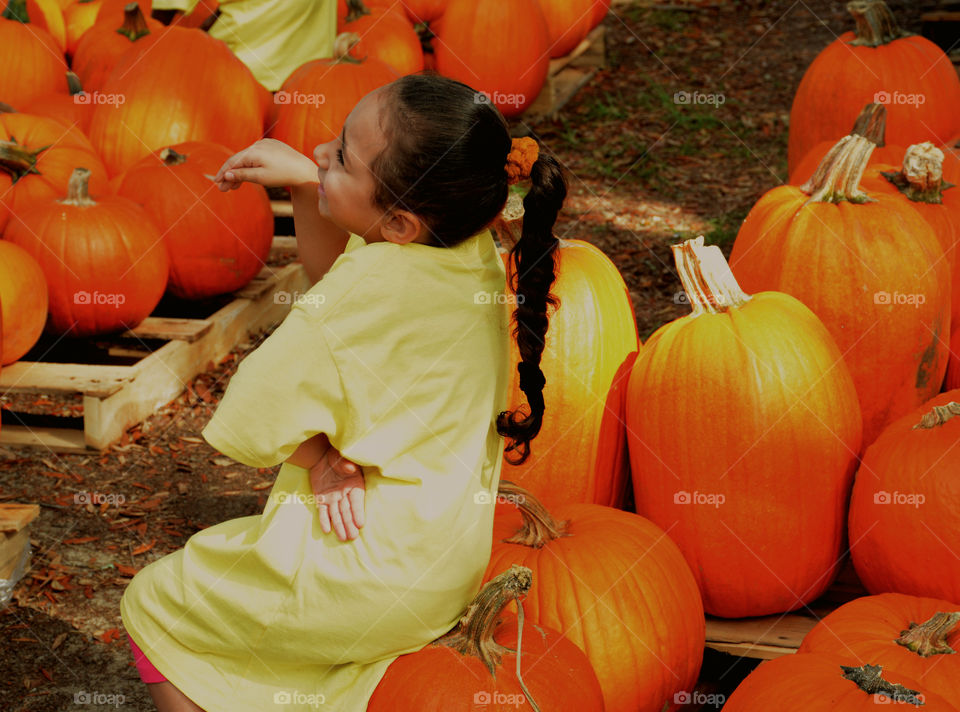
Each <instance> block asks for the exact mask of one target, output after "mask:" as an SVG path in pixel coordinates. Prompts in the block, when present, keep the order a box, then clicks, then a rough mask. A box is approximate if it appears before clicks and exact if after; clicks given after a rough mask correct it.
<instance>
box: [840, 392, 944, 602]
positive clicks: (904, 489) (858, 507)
mask: <svg viewBox="0 0 960 712" xmlns="http://www.w3.org/2000/svg"><path fill="white" fill-rule="evenodd" d="M957 401H960V390H954V391H948V392H947V393H942V394H940V395H938V396H937V397H936V398H934V399H933V400H931V401H930V402H928V403H925V404H924V405H922V406H921V407H920V408H917V409H916V410H915V411H913V412H912V413H909V414H908V415H905V416H904V417H902V418H900V419H899V420H897V421H896V422H894V423H892V424H891V425H890V426H889V427H888V428H887V429H886V430H885V431H884V432H883V435H881V436H880V437H879V438H878V439H877V441H876V442H875V443H874V444H873V445H872V446H871V447H870V448H869V449H867V452H866V454H865V455H864V457H863V462H862V463H861V465H860V470H859V472H858V473H857V479H856V483H855V484H854V487H853V496H852V497H851V499H850V542H851V557H852V559H853V565H854V567H855V568H856V570H857V575H858V576H859V577H860V580H861V581H863V585H864V586H866V588H867V590H868V591H870V592H871V593H884V592H888V591H896V592H899V593H908V594H912V595H914V596H929V597H931V598H943V599H946V600H948V601H954V602H956V603H958V604H960V566H958V564H957V542H960V480H958V478H957V473H958V472H960V449H958V448H957V440H958V438H960V418H958V417H956V416H957V415H958V414H960V405H958V404H957Z"/></svg>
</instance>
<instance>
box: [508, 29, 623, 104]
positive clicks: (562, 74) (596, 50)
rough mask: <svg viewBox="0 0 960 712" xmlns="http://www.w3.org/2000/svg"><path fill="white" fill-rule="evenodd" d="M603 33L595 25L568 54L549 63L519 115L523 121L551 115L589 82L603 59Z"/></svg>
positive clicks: (604, 57) (603, 61) (601, 65)
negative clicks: (540, 85) (540, 84)
mask: <svg viewBox="0 0 960 712" xmlns="http://www.w3.org/2000/svg"><path fill="white" fill-rule="evenodd" d="M605 33H606V30H605V29H604V27H603V25H597V27H595V28H593V30H592V31H591V32H590V34H589V35H587V36H586V38H585V39H584V40H583V41H582V42H581V43H580V44H579V45H577V46H576V47H575V48H574V50H573V51H572V52H570V54H568V55H566V56H565V57H559V58H557V59H551V60H550V71H549V72H548V73H547V80H546V82H544V85H543V89H541V90H540V93H539V94H538V95H537V98H536V99H534V101H533V103H532V104H530V106H529V107H527V110H526V111H524V112H523V117H524V118H530V119H533V118H549V117H551V116H553V115H554V114H556V113H557V112H558V111H559V110H560V109H561V108H563V106H564V104H566V103H567V102H568V101H570V99H572V98H573V96H574V94H576V93H577V92H578V91H580V89H581V88H582V87H583V86H584V85H585V84H586V83H587V82H589V81H590V80H591V79H593V75H594V74H596V73H597V70H598V69H600V68H601V67H603V66H604V63H605V60H606V49H605V47H606V46H605V36H606V35H605Z"/></svg>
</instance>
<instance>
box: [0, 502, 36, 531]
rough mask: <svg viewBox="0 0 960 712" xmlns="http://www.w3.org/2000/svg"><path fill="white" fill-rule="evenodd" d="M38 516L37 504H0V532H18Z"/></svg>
mask: <svg viewBox="0 0 960 712" xmlns="http://www.w3.org/2000/svg"><path fill="white" fill-rule="evenodd" d="M39 515H40V505H39V504H18V503H15V502H7V503H5V504H0V532H18V531H20V530H21V529H23V528H24V527H25V526H27V525H28V524H29V523H30V522H32V521H33V520H34V519H36V518H37V517H38V516H39Z"/></svg>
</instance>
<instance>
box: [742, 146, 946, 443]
mask: <svg viewBox="0 0 960 712" xmlns="http://www.w3.org/2000/svg"><path fill="white" fill-rule="evenodd" d="M873 148H874V144H873V143H872V142H871V141H870V140H869V139H866V138H864V137H862V136H856V135H851V136H847V137H845V138H844V139H842V140H841V141H840V142H838V143H837V145H836V146H835V147H834V149H833V150H832V151H831V153H830V154H828V155H827V157H826V158H824V160H823V162H822V163H821V165H820V167H819V168H818V169H817V173H816V174H815V175H814V176H813V178H811V180H810V181H808V182H807V183H806V184H805V185H803V186H800V187H797V186H792V185H785V186H780V187H779V188H774V189H773V190H771V191H769V192H767V193H766V194H765V195H764V196H763V197H762V198H760V200H759V201H757V203H756V205H754V206H753V208H752V209H751V210H750V213H749V214H748V215H747V218H746V220H744V222H743V225H742V226H741V227H740V231H739V233H738V234H737V239H736V242H735V243H734V245H733V251H732V252H731V254H730V265H731V267H732V268H733V272H734V274H736V276H737V279H738V280H739V281H740V283H741V284H742V285H743V287H744V289H746V290H747V291H760V290H764V289H775V290H778V291H781V292H786V293H787V294H791V295H793V296H795V297H796V298H797V299H799V300H800V301H802V302H803V303H804V304H806V305H807V306H808V307H810V308H811V309H812V310H813V312H814V313H815V314H816V315H817V316H818V317H820V319H821V320H822V321H823V323H824V324H825V325H826V327H827V329H828V330H829V331H830V334H831V335H832V336H833V338H834V340H836V342H837V345H838V346H839V347H840V351H841V353H843V357H844V360H845V361H846V363H847V365H848V366H849V367H850V372H851V373H852V374H853V381H854V383H855V384H856V386H857V394H858V396H859V399H860V408H861V410H862V412H863V443H864V445H865V446H866V445H869V444H870V443H871V442H873V440H874V439H876V437H877V435H879V434H880V431H881V430H882V429H883V427H884V426H885V425H886V424H887V423H889V422H891V421H892V420H894V419H896V418H897V417H899V416H901V415H903V414H904V413H906V412H909V411H910V410H912V409H913V408H916V407H917V406H918V405H920V404H921V403H923V402H924V401H926V400H927V399H928V398H930V397H931V396H932V395H933V394H934V393H937V392H938V391H939V390H940V384H941V383H942V382H943V374H944V371H945V370H946V366H947V348H946V339H947V335H948V334H949V329H950V265H949V264H948V263H947V260H946V259H944V253H943V248H942V247H941V246H940V243H939V241H938V240H937V237H936V235H935V234H934V232H933V229H932V228H931V227H930V225H929V224H928V223H927V221H926V220H924V218H923V216H922V215H920V213H919V212H917V211H916V210H915V209H914V208H913V207H911V206H910V205H907V204H906V203H905V202H904V201H903V200H902V199H900V198H898V197H895V196H892V195H883V194H879V193H873V194H869V195H868V194H865V193H864V192H863V191H861V190H860V187H859V182H860V177H861V176H862V175H863V172H864V169H865V168H866V164H867V161H868V159H869V157H870V153H871V152H872V150H873Z"/></svg>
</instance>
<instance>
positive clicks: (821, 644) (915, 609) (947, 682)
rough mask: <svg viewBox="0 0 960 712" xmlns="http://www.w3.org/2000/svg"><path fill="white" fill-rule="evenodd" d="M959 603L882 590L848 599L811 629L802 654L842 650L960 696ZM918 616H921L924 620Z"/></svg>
mask: <svg viewBox="0 0 960 712" xmlns="http://www.w3.org/2000/svg"><path fill="white" fill-rule="evenodd" d="M958 609H960V605H958V604H956V603H951V602H950V601H943V600H939V599H936V598H920V597H918V596H905V595H903V594H899V593H883V594H880V595H878V596H864V597H862V598H857V599H855V600H853V601H850V602H849V603H845V604H844V605H842V606H840V608H838V609H837V610H835V611H833V612H832V613H831V614H830V615H828V616H827V617H826V618H824V619H823V620H821V621H820V622H819V623H817V625H816V626H815V627H814V629H813V630H811V631H810V632H809V633H807V635H806V637H805V638H804V639H803V643H802V644H801V645H800V649H799V650H797V653H832V652H841V651H842V654H843V655H844V657H849V658H852V659H853V660H854V662H856V663H858V664H861V665H864V664H867V663H872V664H875V665H882V666H883V668H884V670H895V671H897V672H899V673H903V674H904V675H909V676H910V677H912V678H914V679H915V680H917V681H918V682H919V683H920V684H922V685H924V686H925V687H926V688H929V690H930V691H931V692H935V693H937V694H938V695H943V696H944V697H945V698H947V699H948V700H960V656H957V655H954V653H955V652H956V649H957V648H960V628H957V621H960V612H958ZM917 621H920V622H919V623H918V622H917Z"/></svg>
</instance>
